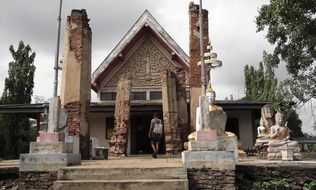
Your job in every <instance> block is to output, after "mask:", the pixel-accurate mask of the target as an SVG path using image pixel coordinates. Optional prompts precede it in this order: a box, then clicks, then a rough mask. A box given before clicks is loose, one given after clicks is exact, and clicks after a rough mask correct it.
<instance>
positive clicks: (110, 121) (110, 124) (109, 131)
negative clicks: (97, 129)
mask: <svg viewBox="0 0 316 190" xmlns="http://www.w3.org/2000/svg"><path fill="white" fill-rule="evenodd" d="M105 125H106V131H105V133H106V134H105V138H106V139H111V137H112V135H113V129H114V117H107V118H106V121H105Z"/></svg>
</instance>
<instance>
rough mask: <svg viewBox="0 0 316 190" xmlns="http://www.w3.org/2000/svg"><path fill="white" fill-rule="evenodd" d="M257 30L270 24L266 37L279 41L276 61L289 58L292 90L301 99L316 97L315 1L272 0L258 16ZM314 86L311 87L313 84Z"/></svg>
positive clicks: (276, 42)
mask: <svg viewBox="0 0 316 190" xmlns="http://www.w3.org/2000/svg"><path fill="white" fill-rule="evenodd" d="M256 24H257V31H258V32H259V31H264V29H266V28H267V35H266V38H267V40H268V41H269V42H270V43H271V44H274V45H276V46H275V49H274V52H273V57H274V58H275V59H274V60H275V62H274V65H277V64H279V62H280V60H283V61H284V62H286V67H287V70H288V73H289V74H290V76H291V79H288V80H286V81H285V83H284V84H285V86H287V88H289V90H290V91H291V94H293V95H294V96H295V97H296V98H297V99H299V100H300V101H302V102H307V101H308V100H310V99H311V98H315V97H316V88H315V84H316V68H315V61H316V1H315V0H270V4H268V5H263V6H262V7H261V8H260V10H259V15H258V16H257V18H256ZM311 87H312V88H311Z"/></svg>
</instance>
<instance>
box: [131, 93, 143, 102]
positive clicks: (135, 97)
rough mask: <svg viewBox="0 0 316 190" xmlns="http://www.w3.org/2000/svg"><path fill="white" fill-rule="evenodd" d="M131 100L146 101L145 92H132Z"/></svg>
mask: <svg viewBox="0 0 316 190" xmlns="http://www.w3.org/2000/svg"><path fill="white" fill-rule="evenodd" d="M131 99H132V100H146V92H132V94H131Z"/></svg>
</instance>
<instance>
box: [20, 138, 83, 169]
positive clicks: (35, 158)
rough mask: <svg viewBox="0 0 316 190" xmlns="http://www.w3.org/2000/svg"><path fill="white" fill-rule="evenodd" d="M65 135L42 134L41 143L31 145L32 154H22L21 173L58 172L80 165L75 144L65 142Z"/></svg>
mask: <svg viewBox="0 0 316 190" xmlns="http://www.w3.org/2000/svg"><path fill="white" fill-rule="evenodd" d="M60 137H64V135H63V134H59V133H41V134H40V138H39V139H40V140H42V141H40V142H31V143H30V153H29V154H20V167H19V170H20V172H25V171H57V170H58V168H60V167H65V166H70V165H79V164H80V163H81V155H80V154H79V153H73V152H74V150H73V149H74V146H73V143H70V142H64V138H63V139H60Z"/></svg>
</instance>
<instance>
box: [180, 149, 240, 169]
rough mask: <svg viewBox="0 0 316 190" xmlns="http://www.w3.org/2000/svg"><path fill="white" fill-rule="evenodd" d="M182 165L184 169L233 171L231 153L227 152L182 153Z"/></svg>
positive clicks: (233, 162) (233, 165) (233, 163)
mask: <svg viewBox="0 0 316 190" xmlns="http://www.w3.org/2000/svg"><path fill="white" fill-rule="evenodd" d="M181 156H182V163H183V164H184V165H185V167H186V168H212V169H214V170H235V161H234V155H233V152H227V151H184V152H182V155H181Z"/></svg>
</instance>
